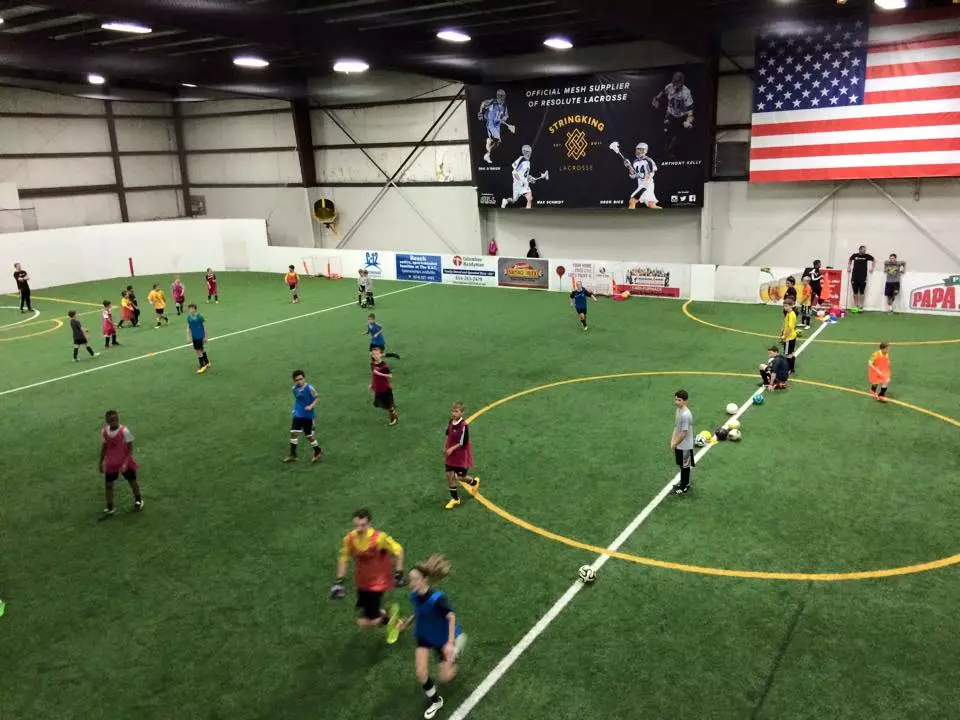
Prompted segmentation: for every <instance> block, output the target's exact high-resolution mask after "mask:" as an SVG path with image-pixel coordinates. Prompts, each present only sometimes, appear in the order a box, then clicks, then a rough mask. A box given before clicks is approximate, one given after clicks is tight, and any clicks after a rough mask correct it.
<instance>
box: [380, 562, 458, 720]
mask: <svg viewBox="0 0 960 720" xmlns="http://www.w3.org/2000/svg"><path fill="white" fill-rule="evenodd" d="M449 574H450V563H449V562H448V561H447V559H446V558H445V557H444V556H443V555H431V556H430V557H428V558H427V559H426V560H425V561H424V562H422V563H417V565H415V566H414V567H413V569H412V570H410V604H411V605H413V615H411V616H410V617H408V618H405V619H404V620H401V621H400V622H399V623H398V625H397V632H396V633H393V634H390V633H388V634H387V642H388V643H389V642H391V639H393V641H394V642H395V641H396V637H395V635H397V634H399V632H400V631H402V630H404V629H406V628H407V627H409V626H410V625H411V624H412V625H413V626H414V629H413V634H414V637H416V639H417V650H416V654H415V655H414V658H415V665H414V667H415V671H416V675H417V682H419V683H420V685H421V686H422V687H423V692H424V694H425V695H426V696H427V704H426V708H425V709H424V711H423V717H424V718H428V720H429V718H432V717H433V716H434V715H436V714H437V713H438V712H439V711H440V709H441V708H442V707H443V697H442V696H440V695H439V694H438V693H437V686H436V685H435V684H434V682H433V680H432V679H430V656H431V655H434V656H436V660H437V665H438V669H437V679H438V680H439V681H440V682H441V683H444V684H446V683H448V682H450V681H452V680H453V678H454V677H456V674H457V660H458V659H459V657H460V654H461V653H462V652H463V649H464V647H465V646H466V641H467V636H466V635H465V634H464V632H463V628H461V627H460V623H458V622H457V616H456V614H455V613H454V611H453V606H452V605H451V604H450V601H449V600H448V599H447V596H446V594H445V593H444V592H443V591H442V590H438V589H436V588H435V587H433V585H434V584H435V583H438V582H440V581H441V580H443V579H444V578H445V577H447V575H449Z"/></svg>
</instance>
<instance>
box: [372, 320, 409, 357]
mask: <svg viewBox="0 0 960 720" xmlns="http://www.w3.org/2000/svg"><path fill="white" fill-rule="evenodd" d="M363 334H364V335H369V336H370V352H373V349H374V348H379V349H380V352H381V353H382V354H383V356H384V357H392V358H397V360H399V359H400V356H399V355H397V353H392V352H387V338H386V336H385V335H384V334H383V325H381V324H380V323H378V322H377V316H376V315H374V314H373V313H370V314H369V315H367V329H366V330H364V331H363Z"/></svg>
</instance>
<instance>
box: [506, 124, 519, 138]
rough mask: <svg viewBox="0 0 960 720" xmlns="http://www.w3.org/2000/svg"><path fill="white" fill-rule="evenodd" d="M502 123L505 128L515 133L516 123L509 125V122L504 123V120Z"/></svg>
mask: <svg viewBox="0 0 960 720" xmlns="http://www.w3.org/2000/svg"><path fill="white" fill-rule="evenodd" d="M504 125H506V126H507V130H509V131H510V132H512V133H513V134H514V135H516V134H517V126H516V125H511V124H510V123H506V122H505V123H504Z"/></svg>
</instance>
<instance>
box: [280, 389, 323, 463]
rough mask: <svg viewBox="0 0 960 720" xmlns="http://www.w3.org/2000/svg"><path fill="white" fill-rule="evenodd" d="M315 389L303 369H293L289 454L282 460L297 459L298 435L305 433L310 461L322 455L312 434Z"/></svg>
mask: <svg viewBox="0 0 960 720" xmlns="http://www.w3.org/2000/svg"><path fill="white" fill-rule="evenodd" d="M317 402H318V397H317V391H316V390H315V389H314V388H313V385H311V384H309V383H308V382H307V378H306V376H305V375H304V374H303V370H294V371H293V422H292V423H291V424H290V454H289V455H287V456H286V457H285V458H284V459H283V461H284V462H296V461H297V445H299V444H300V436H301V435H306V437H307V440H309V441H310V447H312V448H313V458H311V460H310V462H316V461H317V460H319V459H320V457H321V456H322V455H323V448H321V447H320V443H318V442H317V438H316V435H314V429H313V421H314V419H315V418H316V417H317V411H316V407H317Z"/></svg>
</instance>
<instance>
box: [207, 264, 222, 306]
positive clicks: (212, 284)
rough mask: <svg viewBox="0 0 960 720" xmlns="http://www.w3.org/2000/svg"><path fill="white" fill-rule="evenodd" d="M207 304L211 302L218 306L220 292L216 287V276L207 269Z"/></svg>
mask: <svg viewBox="0 0 960 720" xmlns="http://www.w3.org/2000/svg"><path fill="white" fill-rule="evenodd" d="M206 279H207V302H210V301H211V300H213V301H214V302H215V303H217V304H218V305H219V304H220V291H219V289H218V286H217V274H216V273H215V272H214V271H213V270H211V269H210V268H207V278H206Z"/></svg>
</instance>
